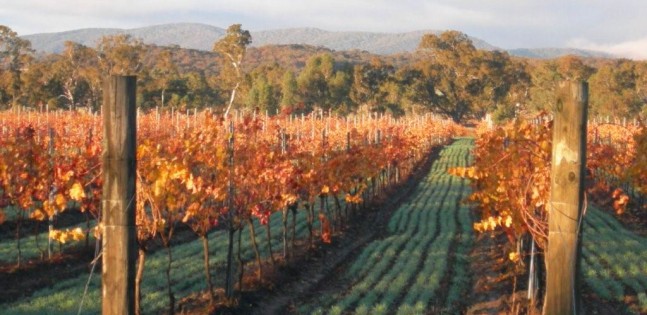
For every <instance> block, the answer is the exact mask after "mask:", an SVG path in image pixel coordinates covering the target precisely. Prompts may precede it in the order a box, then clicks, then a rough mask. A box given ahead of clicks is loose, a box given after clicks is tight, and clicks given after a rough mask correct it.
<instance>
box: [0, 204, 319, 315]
mask: <svg viewBox="0 0 647 315" xmlns="http://www.w3.org/2000/svg"><path fill="white" fill-rule="evenodd" d="M305 215H306V214H305V212H304V211H299V212H298V216H297V226H296V234H297V238H305V237H306V236H307V234H308V229H307V226H306V220H305ZM270 224H271V230H272V248H273V249H274V253H279V252H280V251H281V250H282V248H283V247H282V245H283V244H282V241H281V233H280V231H281V228H282V225H281V213H275V214H274V215H273V217H272V220H271V223H270ZM255 225H256V230H257V231H261V230H260V229H261V226H260V225H259V224H258V222H256V223H255ZM263 229H264V227H263ZM256 239H257V242H258V244H259V251H261V255H263V256H265V257H267V255H268V253H266V251H267V247H266V246H262V244H265V243H266V241H267V236H266V234H265V233H257V235H256ZM209 243H210V252H211V260H210V263H211V265H212V271H215V272H219V271H224V265H225V261H226V254H227V251H226V246H227V233H226V231H214V232H212V233H211V234H210V235H209ZM172 251H173V263H172V266H173V267H172V271H171V276H172V279H173V291H174V294H175V296H176V298H177V299H181V298H183V297H185V296H188V295H189V294H191V293H195V292H199V291H201V290H205V289H206V288H207V287H206V283H205V280H204V278H205V276H204V268H203V264H202V260H201V259H200V257H202V243H201V242H200V241H199V240H196V241H191V242H188V243H184V244H177V245H174V246H172ZM241 257H242V259H243V260H245V261H250V260H252V259H253V258H254V252H253V250H252V244H251V241H250V236H249V229H245V230H243V235H242V243H241ZM166 263H167V256H166V253H165V251H157V252H154V253H152V254H150V255H149V256H148V257H147V258H146V269H145V274H144V282H143V284H142V293H143V297H142V299H143V301H142V303H143V310H144V313H146V314H157V313H160V312H162V311H163V310H164V309H165V308H166V307H167V305H168V296H167V295H166V278H165V273H164V270H165V268H166ZM89 275H90V274H89V271H88V272H87V273H83V274H79V275H78V276H76V277H74V278H71V279H67V280H64V281H61V282H58V283H57V284H55V285H54V286H52V287H50V288H46V289H41V290H38V291H36V292H35V293H34V294H33V295H32V296H31V297H26V298H23V299H20V300H18V301H16V302H14V303H11V304H6V305H0V307H2V312H1V313H2V314H76V313H77V311H78V308H79V304H80V302H81V297H82V296H83V292H84V288H85V285H86V282H87V281H88V277H89ZM221 278H223V277H215V279H221ZM215 284H216V285H220V286H222V285H223V284H222V283H215ZM100 288H101V271H100V270H97V271H96V272H95V274H94V276H93V277H92V280H91V281H90V284H89V287H88V293H87V296H86V297H85V299H84V304H83V311H82V314H98V313H100V309H101V292H100Z"/></svg>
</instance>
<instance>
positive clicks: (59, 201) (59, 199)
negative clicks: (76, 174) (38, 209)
mask: <svg viewBox="0 0 647 315" xmlns="http://www.w3.org/2000/svg"><path fill="white" fill-rule="evenodd" d="M54 204H56V208H58V210H60V211H63V210H65V206H67V200H66V199H65V196H64V195H63V194H57V195H56V197H55V198H54Z"/></svg>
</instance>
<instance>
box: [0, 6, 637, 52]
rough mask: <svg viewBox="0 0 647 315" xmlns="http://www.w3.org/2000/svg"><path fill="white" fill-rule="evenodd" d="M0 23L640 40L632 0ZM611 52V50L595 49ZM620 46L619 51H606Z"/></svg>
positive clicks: (538, 43) (20, 28)
mask: <svg viewBox="0 0 647 315" xmlns="http://www.w3.org/2000/svg"><path fill="white" fill-rule="evenodd" d="M0 2H2V5H1V6H0V21H2V22H1V24H6V25H7V26H9V27H11V28H12V29H14V30H15V31H17V32H18V33H19V34H20V35H26V34H32V33H41V32H59V31H65V30H72V29H79V28H88V27H113V28H135V27H143V26H149V25H153V24H164V23H177V22H195V23H205V24H210V25H214V26H219V27H227V26H228V25H230V24H233V23H242V24H243V27H245V28H247V29H250V30H263V29H277V28H289V27H306V26H307V27H317V28H322V29H327V30H333V31H374V32H403V31H413V30H428V29H438V30H445V29H456V30H459V31H462V32H465V33H467V34H469V35H472V36H476V37H479V38H482V39H484V40H486V41H488V42H490V43H492V44H494V45H496V46H499V47H502V48H517V47H527V48H536V47H559V46H561V45H563V44H564V43H566V42H567V41H568V39H570V38H584V39H586V40H587V44H589V45H594V44H593V43H608V42H612V41H618V42H624V41H627V42H629V41H630V40H632V39H635V38H642V37H644V36H645V35H646V34H645V30H647V19H644V18H643V17H644V16H647V6H646V5H644V3H643V2H642V1H637V0H614V1H602V0H593V1H591V0H568V1H563V0H522V1H519V0H488V1H482V0H395V1H394V0H352V1H348V0H306V1H303V0H234V1H232V0H164V1H159V0H110V1H106V0H56V1H51V0H19V1H18V0H0ZM603 48H605V49H612V47H606V46H605V47H603ZM613 49H620V48H613Z"/></svg>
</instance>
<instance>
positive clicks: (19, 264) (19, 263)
mask: <svg viewBox="0 0 647 315" xmlns="http://www.w3.org/2000/svg"><path fill="white" fill-rule="evenodd" d="M16 211H22V210H16ZM17 218H18V221H16V247H17V249H18V257H17V261H16V267H17V268H20V266H21V264H22V248H21V246H20V245H21V244H20V227H21V226H22V215H18V217H17Z"/></svg>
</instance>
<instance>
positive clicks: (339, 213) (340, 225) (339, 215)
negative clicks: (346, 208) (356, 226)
mask: <svg viewBox="0 0 647 315" xmlns="http://www.w3.org/2000/svg"><path fill="white" fill-rule="evenodd" d="M334 196H335V211H337V218H338V221H339V222H337V224H338V229H342V228H343V222H344V221H345V218H343V217H342V210H341V202H340V201H339V196H337V195H334Z"/></svg>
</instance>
